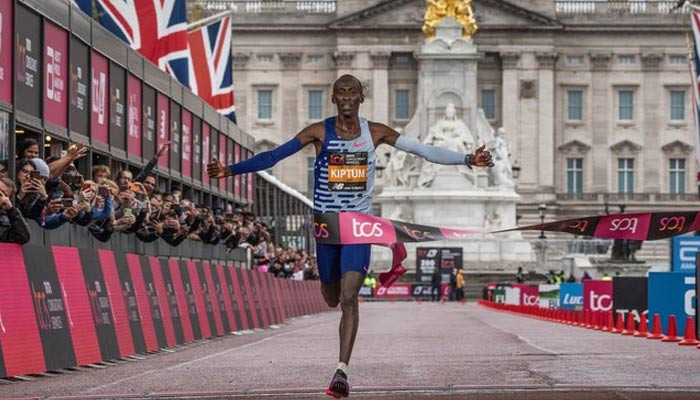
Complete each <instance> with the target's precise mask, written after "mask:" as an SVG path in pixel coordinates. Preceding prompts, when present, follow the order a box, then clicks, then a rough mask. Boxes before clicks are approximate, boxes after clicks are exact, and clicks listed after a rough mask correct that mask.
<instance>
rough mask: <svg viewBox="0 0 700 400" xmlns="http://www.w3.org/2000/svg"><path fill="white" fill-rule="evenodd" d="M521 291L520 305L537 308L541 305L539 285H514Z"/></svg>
mask: <svg viewBox="0 0 700 400" xmlns="http://www.w3.org/2000/svg"><path fill="white" fill-rule="evenodd" d="M513 287H514V288H518V289H520V304H521V305H524V306H537V305H539V304H540V289H539V287H538V286H537V285H522V284H516V285H513Z"/></svg>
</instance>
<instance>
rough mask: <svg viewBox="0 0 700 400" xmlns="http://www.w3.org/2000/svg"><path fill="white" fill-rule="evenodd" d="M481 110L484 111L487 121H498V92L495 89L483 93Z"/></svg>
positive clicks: (484, 90) (485, 90)
mask: <svg viewBox="0 0 700 400" xmlns="http://www.w3.org/2000/svg"><path fill="white" fill-rule="evenodd" d="M481 108H482V109H483V110H484V115H485V116H486V119H496V91H495V90H493V89H483V90H482V91H481Z"/></svg>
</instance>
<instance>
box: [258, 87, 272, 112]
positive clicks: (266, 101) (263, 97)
mask: <svg viewBox="0 0 700 400" xmlns="http://www.w3.org/2000/svg"><path fill="white" fill-rule="evenodd" d="M258 119H272V90H258Z"/></svg>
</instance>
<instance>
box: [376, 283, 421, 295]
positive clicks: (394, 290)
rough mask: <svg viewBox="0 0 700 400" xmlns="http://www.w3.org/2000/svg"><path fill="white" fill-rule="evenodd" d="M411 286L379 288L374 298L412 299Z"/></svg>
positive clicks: (396, 284)
mask: <svg viewBox="0 0 700 400" xmlns="http://www.w3.org/2000/svg"><path fill="white" fill-rule="evenodd" d="M411 289H412V288H411V284H408V283H395V284H393V285H392V286H389V287H388V288H387V287H384V286H377V287H376V288H375V290H374V297H411V293H412V290H411Z"/></svg>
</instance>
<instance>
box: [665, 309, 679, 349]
mask: <svg viewBox="0 0 700 400" xmlns="http://www.w3.org/2000/svg"><path fill="white" fill-rule="evenodd" d="M661 341H662V342H680V341H681V338H679V337H678V328H677V327H676V316H675V315H673V314H671V315H669V316H668V325H667V328H666V335H665V336H664V337H663V339H661Z"/></svg>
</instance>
